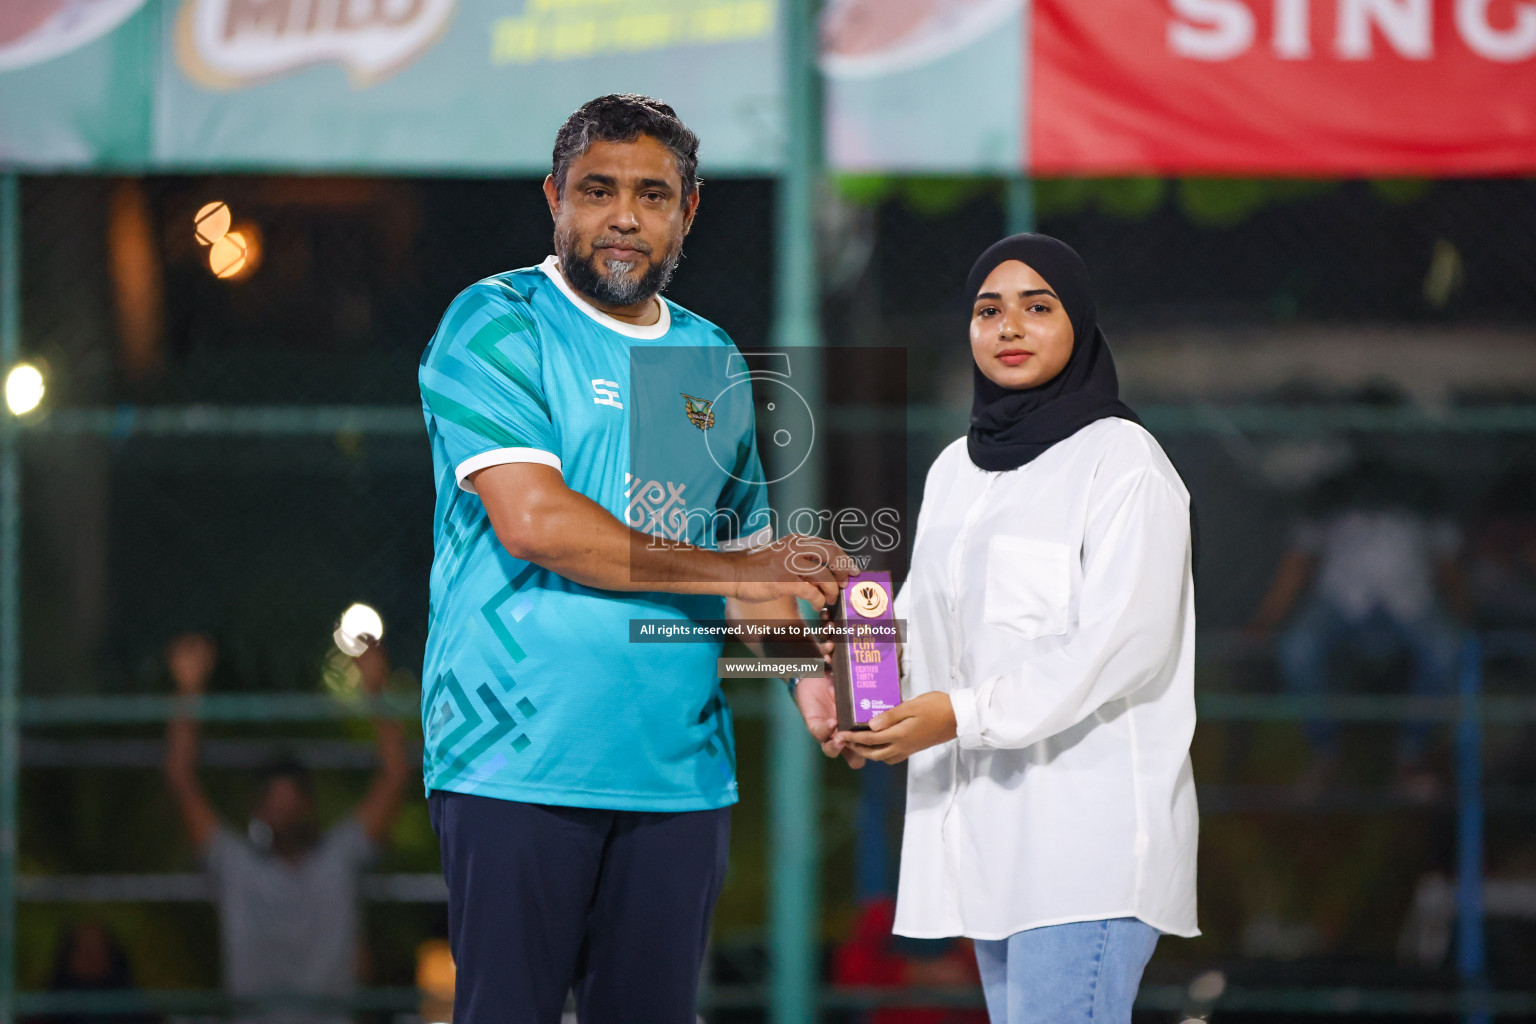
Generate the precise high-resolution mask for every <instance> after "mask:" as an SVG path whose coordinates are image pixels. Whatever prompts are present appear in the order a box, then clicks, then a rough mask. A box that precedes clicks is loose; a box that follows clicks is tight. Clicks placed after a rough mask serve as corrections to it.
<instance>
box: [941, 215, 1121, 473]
mask: <svg viewBox="0 0 1536 1024" xmlns="http://www.w3.org/2000/svg"><path fill="white" fill-rule="evenodd" d="M1008 260H1018V261H1019V262H1021V263H1024V264H1027V265H1028V266H1030V267H1032V268H1033V269H1034V271H1035V272H1036V273H1037V274H1039V275H1040V276H1041V277H1043V278H1045V282H1046V284H1048V285H1050V286H1051V290H1052V291H1054V292H1055V293H1056V294H1057V296H1058V297H1060V299H1061V303H1062V306H1063V307H1064V308H1065V309H1066V312H1067V316H1068V317H1069V318H1070V319H1071V320H1072V355H1071V356H1070V357H1069V358H1068V359H1067V365H1066V366H1064V367H1062V370H1061V372H1060V373H1058V374H1057V375H1056V376H1054V377H1052V378H1051V379H1050V380H1048V381H1046V382H1045V383H1044V384H1038V385H1036V386H1035V387H1032V388H1022V389H1020V388H1005V387H1003V386H1002V385H1001V384H997V383H994V382H993V381H992V380H991V379H990V378H988V377H987V375H986V374H984V373H982V372H981V367H979V366H973V367H972V373H973V374H974V380H975V397H974V398H973V399H972V401H971V432H970V436H969V437H968V438H967V439H966V449H967V450H968V451H969V452H970V456H971V461H972V462H974V463H975V464H976V465H977V466H978V467H979V468H981V469H990V470H1003V469H1017V468H1018V467H1019V466H1022V465H1024V463H1026V462H1029V461H1030V460H1031V459H1033V458H1035V457H1036V456H1037V455H1039V454H1040V453H1041V452H1043V451H1045V450H1046V449H1047V448H1049V447H1050V446H1051V445H1053V444H1055V443H1056V442H1058V441H1065V440H1066V439H1067V438H1069V437H1071V436H1072V435H1073V434H1075V433H1077V432H1078V431H1079V430H1081V429H1082V428H1084V427H1086V426H1087V425H1088V424H1090V423H1092V422H1094V421H1095V420H1101V419H1104V418H1105V417H1108V416H1118V417H1120V418H1121V419H1127V420H1130V421H1131V422H1132V423H1140V422H1141V420H1140V419H1138V418H1137V417H1136V414H1135V413H1134V412H1132V411H1131V409H1130V406H1128V405H1126V404H1125V403H1124V402H1122V401H1120V379H1119V378H1118V377H1117V376H1116V375H1115V360H1114V357H1112V356H1111V355H1110V354H1109V342H1108V341H1106V340H1105V339H1104V332H1103V331H1101V330H1100V329H1099V318H1098V310H1097V308H1096V307H1095V305H1094V301H1093V291H1092V288H1091V285H1090V284H1089V281H1088V268H1087V266H1086V265H1084V263H1083V258H1082V257H1081V256H1079V255H1078V254H1077V252H1076V251H1075V250H1074V249H1073V248H1072V247H1071V246H1070V245H1068V244H1067V243H1065V242H1062V241H1059V240H1058V239H1055V238H1052V237H1051V236H1049V235H1036V234H1024V235H1012V236H1010V237H1008V238H1005V239H1003V240H1002V241H1001V242H998V243H996V244H995V245H993V246H992V247H991V248H989V249H988V250H987V251H986V252H984V253H982V254H981V258H980V259H978V260H977V261H976V265H975V266H973V267H972V268H971V273H970V276H969V277H967V278H966V279H965V294H966V298H967V299H968V300H972V301H974V300H975V298H976V293H977V292H979V291H981V286H982V283H983V282H985V281H986V279H987V275H988V274H990V273H992V271H993V270H995V269H996V268H997V266H998V264H1000V263H1005V262H1007V261H1008Z"/></svg>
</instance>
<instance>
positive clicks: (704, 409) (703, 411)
mask: <svg viewBox="0 0 1536 1024" xmlns="http://www.w3.org/2000/svg"><path fill="white" fill-rule="evenodd" d="M714 404H715V403H714V400H713V399H709V398H694V397H693V396H692V395H687V394H685V395H683V411H684V412H686V413H687V414H688V422H689V423H692V424H693V425H694V426H696V427H698V428H699V429H700V430H708V429H709V428H710V427H712V426H714V425H715V410H714Z"/></svg>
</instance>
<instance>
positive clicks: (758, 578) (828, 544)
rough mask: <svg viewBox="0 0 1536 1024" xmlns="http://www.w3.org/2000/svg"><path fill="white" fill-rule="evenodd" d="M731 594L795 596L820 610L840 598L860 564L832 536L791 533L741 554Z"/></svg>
mask: <svg viewBox="0 0 1536 1024" xmlns="http://www.w3.org/2000/svg"><path fill="white" fill-rule="evenodd" d="M739 559H740V561H739V564H738V567H737V583H736V587H735V593H734V594H733V595H732V596H734V597H736V598H737V599H738V600H741V601H747V602H759V601H772V600H775V599H777V598H780V597H796V598H801V599H802V600H805V601H809V602H810V604H811V606H812V607H813V608H815V609H816V610H817V611H821V610H822V609H823V608H826V607H827V606H828V605H830V604H833V603H835V602H836V601H837V598H838V595H839V594H840V593H841V592H842V588H843V586H844V585H845V584H846V583H847V582H848V577H849V576H856V575H858V572H859V569H858V566H857V565H856V564H855V563H854V561H853V559H852V558H851V557H849V555H848V554H847V552H845V551H843V549H842V548H840V547H838V546H837V545H836V544H834V543H833V542H832V541H830V540H823V539H822V538H820V537H811V536H808V535H806V534H800V533H791V534H788V535H786V536H784V537H780V538H779V539H778V540H776V541H774V542H773V543H771V544H765V545H763V546H762V547H760V548H754V549H753V550H751V551H747V552H743V553H742V554H741V555H740V556H739Z"/></svg>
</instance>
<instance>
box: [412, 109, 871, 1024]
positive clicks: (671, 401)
mask: <svg viewBox="0 0 1536 1024" xmlns="http://www.w3.org/2000/svg"><path fill="white" fill-rule="evenodd" d="M697 165H698V138H697V137H696V136H695V135H694V134H693V132H691V131H689V130H688V128H687V127H686V126H685V125H684V124H683V123H682V122H681V121H680V120H679V119H678V117H677V115H676V113H675V112H674V111H673V110H672V108H671V107H669V106H667V105H666V104H665V103H661V102H660V101H657V100H654V99H649V98H646V97H643V96H632V95H615V96H603V97H600V98H598V99H595V100H592V101H591V102H590V103H587V104H585V105H584V106H582V107H581V108H580V109H579V110H577V111H576V112H575V113H574V114H572V115H571V117H570V118H569V119H568V120H567V121H566V123H565V125H564V126H563V127H562V128H561V129H560V131H559V134H558V135H557V137H556V141H555V149H554V159H553V167H552V169H551V173H550V175H549V177H547V178H546V179H545V181H544V194H545V197H546V199H547V201H548V204H549V210H550V213H551V215H552V216H553V218H554V226H555V232H554V242H555V255H553V256H550V257H549V258H548V259H546V260H544V262H543V263H541V264H540V265H538V266H535V267H529V268H525V269H522V270H515V271H511V272H508V273H504V274H498V275H496V276H495V277H491V278H487V279H486V280H484V281H480V282H478V283H477V284H474V285H472V286H470V287H469V288H468V289H466V290H465V291H464V292H463V293H461V294H460V295H459V296H458V298H456V299H455V300H454V302H453V304H452V305H451V306H449V308H448V311H447V313H446V314H445V315H444V317H443V320H442V323H441V325H440V326H439V327H438V330H437V333H436V334H435V335H434V336H433V338H432V341H431V343H430V344H429V345H428V347H427V350H426V353H425V354H424V355H423V357H422V360H421V368H420V374H419V381H420V386H421V395H422V404H423V408H424V413H425V416H426V422H427V431H428V434H429V437H430V440H431V447H432V460H433V468H434V471H435V473H436V481H437V508H436V513H435V517H434V527H435V544H436V557H435V559H434V561H433V566H432V577H431V612H430V625H429V629H428V638H427V650H426V658H425V664H424V668H423V682H424V686H423V689H422V728H423V734H424V737H425V751H424V754H425V756H424V761H425V774H426V788H427V791H428V806H429V809H430V812H431V818H432V825H433V828H434V829H435V830H436V831H437V835H438V838H439V840H440V842H441V844H442V860H443V874H444V877H445V879H446V880H447V882H448V893H449V905H448V930H449V942H450V945H451V946H452V949H453V955H454V960H455V962H456V965H457V970H458V981H457V986H456V992H455V998H454V1012H453V1019H454V1022H455V1024H514V1022H515V1024H555V1022H557V1021H559V1019H560V1013H561V1009H562V1007H563V1005H564V1003H565V999H566V994H567V992H568V991H569V990H571V989H572V988H574V990H575V993H576V1002H577V1007H578V1013H579V1018H580V1020H581V1021H582V1024H642V1022H643V1024H680V1022H684V1021H692V1020H693V1019H694V1003H695V999H696V995H697V988H698V979H699V972H700V968H701V966H702V962H703V957H704V950H705V945H706V943H707V940H708V937H709V926H710V918H711V914H712V912H713V909H714V903H715V899H716V896H717V895H718V894H719V891H720V885H721V882H722V881H723V879H724V876H725V858H726V846H727V837H728V831H729V813H730V805H731V804H734V803H735V802H736V799H737V796H736V771H735V767H736V766H735V742H734V739H733V735H732V728H731V715H730V708H729V706H728V705H727V704H726V702H725V698H724V696H723V694H722V693H721V690H720V680H719V678H718V674H717V671H716V659H717V657H718V655H719V654H720V651H721V642H720V640H719V639H718V638H713V639H709V640H706V641H704V642H698V641H695V642H687V643H670V642H661V643H658V642H645V640H644V637H645V636H647V635H671V633H672V632H674V631H675V630H676V629H678V628H679V627H691V626H692V625H693V624H696V623H700V622H709V621H720V620H722V617H723V619H724V620H726V621H742V620H747V619H780V620H782V619H796V620H798V617H799V615H798V610H797V605H796V600H797V599H805V600H807V601H809V602H810V603H811V604H812V606H813V607H816V608H818V609H820V608H823V607H825V606H826V605H828V604H830V603H831V602H833V601H834V600H836V598H837V596H838V593H839V591H840V588H841V587H842V585H843V584H844V583H845V581H846V580H847V577H848V575H849V572H850V568H849V559H848V556H847V555H845V554H844V553H843V552H842V551H841V549H839V548H838V547H837V546H836V545H835V544H832V543H830V542H827V541H822V540H819V539H817V538H814V537H804V536H798V535H795V534H790V535H788V536H785V537H781V538H779V539H777V540H775V539H774V530H773V527H772V524H771V514H770V510H769V506H768V497H767V488H766V485H765V481H764V475H763V468H762V464H761V462H760V461H759V459H758V453H757V441H756V429H755V408H754V405H753V402H752V397H751V394H750V390H751V389H750V388H749V387H748V388H734V389H732V388H730V387H726V386H723V384H722V379H723V377H724V371H725V367H726V366H727V364H728V363H729V362H730V361H731V360H732V359H735V360H740V359H741V356H740V354H739V353H738V352H737V351H736V348H735V345H734V344H733V343H732V342H731V340H730V338H729V337H728V336H727V335H726V334H725V332H724V331H722V330H720V329H719V328H717V327H715V326H714V325H713V324H711V323H709V322H708V321H707V320H704V319H703V318H702V317H699V316H697V315H695V314H693V313H691V312H689V311H688V310H685V309H683V308H682V307H681V306H678V305H676V304H675V303H672V302H670V301H668V300H667V299H665V298H663V297H661V296H660V294H659V292H660V291H661V290H662V289H663V288H665V287H666V285H667V282H668V280H669V279H670V277H671V275H672V271H673V270H674V269H675V267H676V266H677V261H678V258H679V257H680V255H681V253H682V246H683V239H684V237H685V236H686V235H687V233H688V231H689V229H690V228H691V227H692V225H693V219H694V215H695V213H696V212H697V210H698V204H699V186H698V176H697ZM701 513H702V514H701ZM647 631H649V632H647ZM806 648H807V653H809V654H810V656H811V657H813V658H817V657H819V652H818V650H817V649H816V647H815V646H814V645H811V644H809V642H807V643H806ZM796 700H797V702H798V703H799V706H800V708H801V711H802V714H803V715H804V716H805V718H806V722H807V725H808V727H809V728H810V731H811V733H812V735H813V736H816V737H817V738H818V739H821V740H823V741H825V740H828V739H829V738H830V736H831V733H832V729H833V726H834V724H835V718H836V716H835V713H834V711H833V708H832V700H831V685H830V683H829V682H828V680H827V679H826V677H825V675H818V676H815V677H814V678H808V679H805V680H803V681H802V682H801V685H800V686H799V687H798V689H797V692H796Z"/></svg>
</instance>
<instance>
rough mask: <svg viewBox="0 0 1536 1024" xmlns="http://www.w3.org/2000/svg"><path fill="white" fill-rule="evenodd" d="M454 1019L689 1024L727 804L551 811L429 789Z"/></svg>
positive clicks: (464, 1022) (519, 1023)
mask: <svg viewBox="0 0 1536 1024" xmlns="http://www.w3.org/2000/svg"><path fill="white" fill-rule="evenodd" d="M427 803H428V809H429V811H430V813H431V818H432V828H433V830H434V831H435V832H436V833H437V837H438V840H439V842H440V843H441V844H442V854H443V877H444V879H445V880H446V881H447V882H448V943H449V945H450V946H451V948H452V950H453V959H454V963H455V965H456V966H457V971H458V976H457V985H456V988H455V991H454V1000H453V1021H454V1024H558V1022H559V1020H560V1014H561V1011H562V1009H563V1008H564V1006H565V999H566V993H567V992H568V991H571V990H574V991H575V993H576V1007H577V1017H578V1018H579V1020H580V1022H581V1024H693V1022H694V1019H695V1010H694V1006H695V1002H696V1000H697V996H698V986H699V971H700V968H701V967H702V966H703V962H704V952H705V948H706V946H707V944H708V941H709V925H710V917H711V915H712V914H713V912H714V907H715V899H716V897H717V896H719V894H720V886H721V883H722V882H723V881H724V880H725V862H726V848H727V845H728V843H729V839H730V820H731V819H730V808H728V807H725V808H720V809H719V810H713V811H682V812H674V813H661V812H648V811H610V810H598V809H593V808H586V807H555V806H551V805H546V804H528V803H518V802H514V801H510V800H496V799H492V798H490V797H483V796H470V795H467V794H464V793H449V792H445V791H442V790H433V791H432V793H431V794H430V795H429V797H428V801H427Z"/></svg>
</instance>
